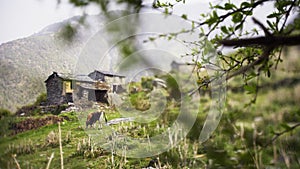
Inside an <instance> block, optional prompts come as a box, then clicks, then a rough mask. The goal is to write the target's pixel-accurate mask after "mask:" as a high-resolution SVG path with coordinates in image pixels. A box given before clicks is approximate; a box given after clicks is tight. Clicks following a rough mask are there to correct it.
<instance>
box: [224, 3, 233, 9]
mask: <svg viewBox="0 0 300 169" xmlns="http://www.w3.org/2000/svg"><path fill="white" fill-rule="evenodd" d="M234 8H236V6H235V5H234V4H231V3H226V4H225V9H226V10H230V9H234Z"/></svg>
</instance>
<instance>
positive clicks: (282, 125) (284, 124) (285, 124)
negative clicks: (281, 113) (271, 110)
mask: <svg viewBox="0 0 300 169" xmlns="http://www.w3.org/2000/svg"><path fill="white" fill-rule="evenodd" d="M280 126H281V127H282V128H284V129H285V130H291V129H292V128H291V127H290V126H289V125H288V124H287V123H281V124H280Z"/></svg>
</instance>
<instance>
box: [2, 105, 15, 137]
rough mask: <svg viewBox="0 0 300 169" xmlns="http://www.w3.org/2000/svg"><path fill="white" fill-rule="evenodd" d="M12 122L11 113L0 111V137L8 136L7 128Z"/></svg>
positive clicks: (4, 110)
mask: <svg viewBox="0 0 300 169" xmlns="http://www.w3.org/2000/svg"><path fill="white" fill-rule="evenodd" d="M13 122H14V118H13V116H12V113H11V112H10V111H9V110H6V109H2V108H1V109H0V124H1V125H0V137H3V136H6V135H8V133H9V132H8V131H9V128H10V126H11V124H12V123H13Z"/></svg>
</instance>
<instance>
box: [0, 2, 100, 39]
mask: <svg viewBox="0 0 300 169" xmlns="http://www.w3.org/2000/svg"><path fill="white" fill-rule="evenodd" d="M88 13H89V14H98V13H99V9H98V8H97V7H91V8H90V9H88ZM80 14H82V10H80V9H76V8H74V7H73V6H72V5H70V4H68V3H67V1H66V0H62V3H61V4H60V5H57V1H56V0H0V25H1V29H0V44H1V43H4V42H8V41H11V40H14V39H19V38H23V37H27V36H30V35H32V34H34V33H36V32H38V31H40V30H41V29H43V28H44V27H46V26H48V25H50V24H52V23H55V22H59V21H62V20H64V19H67V18H70V17H72V16H75V15H80Z"/></svg>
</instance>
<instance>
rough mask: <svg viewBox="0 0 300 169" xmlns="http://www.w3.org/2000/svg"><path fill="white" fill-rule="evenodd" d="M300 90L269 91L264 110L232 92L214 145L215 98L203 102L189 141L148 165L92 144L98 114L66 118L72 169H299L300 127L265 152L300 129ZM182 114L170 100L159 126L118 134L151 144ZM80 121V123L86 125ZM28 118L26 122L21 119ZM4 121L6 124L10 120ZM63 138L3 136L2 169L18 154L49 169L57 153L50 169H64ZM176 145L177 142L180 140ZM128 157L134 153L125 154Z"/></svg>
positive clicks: (123, 128) (125, 127)
mask: <svg viewBox="0 0 300 169" xmlns="http://www.w3.org/2000/svg"><path fill="white" fill-rule="evenodd" d="M275 80H277V79H275ZM275 80H274V81H275ZM299 86H300V85H299V84H298V85H295V86H292V87H289V88H286V87H282V88H279V89H278V90H266V91H262V92H261V93H259V95H258V97H257V99H256V103H255V104H251V105H249V106H246V105H247V103H249V101H250V100H251V98H252V97H253V95H246V94H245V93H243V92H242V93H241V92H237V93H235V92H230V91H229V92H228V93H227V100H226V108H225V110H224V114H223V116H222V119H221V121H220V124H219V126H218V128H217V129H216V131H215V132H214V133H213V134H212V135H211V137H210V139H209V140H207V141H206V142H205V143H203V144H199V142H198V138H199V134H200V131H201V129H202V126H203V122H204V120H205V118H206V115H207V112H208V111H209V108H210V99H209V98H208V96H206V97H202V98H201V99H200V105H201V106H200V107H199V113H198V115H197V119H196V122H195V124H194V125H193V127H192V128H191V129H190V131H189V133H187V136H186V137H185V138H184V139H183V140H180V141H179V142H178V143H177V144H175V145H174V147H172V148H170V149H169V150H167V151H165V152H163V153H161V154H157V155H155V156H153V157H145V158H128V157H124V156H120V155H116V154H114V153H111V152H110V151H108V150H106V149H104V147H103V146H100V145H94V144H93V143H95V142H96V141H97V140H93V139H95V138H93V137H92V140H91V143H90V144H89V141H88V140H89V137H88V134H87V133H88V132H90V133H92V132H95V130H93V129H88V130H87V131H85V130H84V128H85V120H86V115H87V113H88V112H91V111H93V110H87V111H86V112H73V113H66V114H61V115H59V116H61V117H65V118H66V117H67V119H69V120H70V121H66V120H65V121H64V122H63V123H61V131H62V146H63V152H64V154H63V157H64V167H65V168H142V167H146V166H148V164H149V163H150V161H153V160H155V159H157V163H156V164H157V165H159V166H161V167H165V168H267V167H270V168H299V161H298V159H297V157H299V156H300V151H299V150H300V140H299V138H300V129H299V128H296V129H294V130H293V131H292V132H287V133H286V134H283V135H281V136H280V137H278V139H276V140H275V141H274V142H273V143H271V144H269V145H268V146H266V147H265V145H267V144H268V143H270V141H271V140H272V138H274V136H275V135H274V133H279V132H282V131H284V130H287V129H288V126H292V125H294V124H296V123H299V122H300V107H299V103H300V102H299V101H300V95H299V93H300V87H299ZM141 95H143V94H141ZM133 96H134V98H133V100H135V101H136V104H138V101H140V100H139V99H137V97H141V96H138V95H133ZM143 97H144V95H143ZM143 97H141V98H143ZM145 100H146V101H147V100H148V99H145ZM194 104H195V105H196V104H197V103H193V104H192V102H191V104H190V105H189V106H190V107H193V106H195V105H194ZM179 113H180V109H179V107H178V104H176V102H174V101H168V103H167V107H166V109H164V112H163V113H161V114H160V115H159V116H158V117H157V119H156V120H153V121H151V122H149V123H138V122H128V123H120V124H117V125H113V126H111V128H112V129H113V130H114V131H115V132H116V133H118V134H121V135H123V136H127V137H131V138H144V139H147V138H148V137H151V136H156V135H159V134H162V133H163V132H166V131H167V130H168V127H171V126H172V124H173V123H174V121H175V120H176V119H177V117H178V114H179ZM126 115H127V114H126ZM129 115H130V113H129ZM44 116H47V115H44ZM121 116H122V114H121V113H119V112H117V111H115V110H108V111H107V118H108V120H112V119H114V118H118V117H121ZM39 117H41V116H40V115H37V116H35V117H34V118H39ZM77 117H80V118H79V120H78V118H77ZM22 119H24V117H22V118H17V119H16V120H17V121H20V120H22ZM1 120H2V121H5V118H4V119H3V118H2V119H1ZM7 124H8V123H7ZM6 127H7V126H6ZM4 128H5V127H4ZM103 131H104V129H103ZM97 132H101V130H100V131H97ZM51 133H52V134H53V133H54V137H53V138H51V137H50V135H51ZM178 133H180V132H179V131H178ZM57 135H58V125H57V124H53V125H48V126H44V127H41V128H39V129H36V130H30V131H26V132H23V133H19V134H17V135H14V136H8V135H6V136H3V137H1V139H0V150H1V151H0V168H16V164H15V163H14V161H13V158H12V155H13V154H16V155H17V156H16V159H17V160H18V162H19V164H20V166H21V168H46V165H47V163H48V157H50V155H51V154H52V153H54V158H53V161H52V162H51V166H50V168H59V167H60V152H59V144H58V140H57ZM108 136H109V135H105V136H103V137H102V138H101V139H102V141H103V140H104V141H105V140H107V139H108ZM49 137H50V138H49ZM47 138H48V139H47ZM99 139H100V137H99ZM47 140H48V141H47ZM174 140H175V137H174V135H173V136H172V141H174ZM113 141H114V140H113V139H111V140H109V139H108V140H107V142H110V143H111V142H113ZM167 141H169V137H167ZM117 145H118V144H117ZM145 145H147V144H145ZM134 147H138V149H137V150H136V152H134V153H145V152H147V147H146V146H144V147H143V144H135V142H134V141H133V142H132V144H129V146H128V147H127V148H128V149H130V148H131V149H132V148H134ZM161 148H164V147H161ZM92 149H93V150H92ZM121 150H124V152H126V151H125V149H121ZM119 153H120V152H119ZM128 153H129V152H128ZM127 155H128V154H127Z"/></svg>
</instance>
